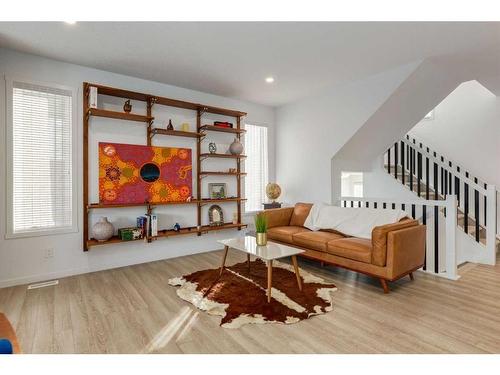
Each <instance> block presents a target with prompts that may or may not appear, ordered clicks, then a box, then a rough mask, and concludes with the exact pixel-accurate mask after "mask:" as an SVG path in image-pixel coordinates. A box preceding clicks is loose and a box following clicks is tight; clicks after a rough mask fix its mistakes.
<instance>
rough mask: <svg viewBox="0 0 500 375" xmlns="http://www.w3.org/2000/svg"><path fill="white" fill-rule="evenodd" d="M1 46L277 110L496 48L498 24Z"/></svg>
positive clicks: (30, 38) (363, 25) (12, 31)
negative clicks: (374, 78) (341, 86)
mask: <svg viewBox="0 0 500 375" xmlns="http://www.w3.org/2000/svg"><path fill="white" fill-rule="evenodd" d="M0 46H1V47H6V48H12V49H16V50H20V51H23V52H28V53H33V54H37V55H41V56H45V57H49V58H53V59H57V60H62V61H67V62H71V63H75V64H80V65H85V66H89V67H93V68H97V69H103V70H108V71H112V72H116V73H122V74H126V75H131V76H135V77H140V78H144V79H149V80H153V81H159V82H163V83H168V84H172V85H176V86H180V87H185V88H189V89H194V90H200V91H204V92H209V93H213V94H217V95H222V96H228V97H233V98H239V99H245V100H249V101H252V102H256V103H261V104H267V105H273V106H277V105H281V104H284V103H288V102H290V101H293V100H296V99H299V98H301V97H304V96H307V95H309V94H310V93H312V92H315V91H317V90H320V89H322V88H324V87H326V86H329V85H333V84H337V83H340V82H345V81H348V80H354V79H360V78H363V77H365V76H368V75H372V74H375V73H378V72H382V71H384V70H387V69H390V68H393V67H396V66H398V65H402V64H405V63H409V62H412V61H416V60H421V59H425V58H428V57H432V56H441V55H448V54H469V53H477V52H481V53H484V52H487V51H488V50H489V49H498V47H499V46H500V23H493V22H491V23H471V22H469V23H466V22H460V23H444V22H438V23H428V22H416V23H410V22H399V23H388V22H379V23H369V22H358V23H353V22H349V23H340V22H324V23H276V22H271V23H263V22H262V23H259V22H247V23H222V22H212V23H207V22H204V23H194V22H191V23H177V22H149V23H137V22H135V23H126V22H102V23H99V22H78V23H77V24H75V25H68V24H65V23H61V22H45V23H37V22H18V23H15V22H0ZM267 76H273V77H274V78H275V83H274V84H267V83H265V81H264V78H265V77H267Z"/></svg>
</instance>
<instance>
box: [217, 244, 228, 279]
mask: <svg viewBox="0 0 500 375" xmlns="http://www.w3.org/2000/svg"><path fill="white" fill-rule="evenodd" d="M228 251H229V246H224V256H223V257H222V264H221V266H220V272H219V276H221V275H222V271H224V266H225V265H226V258H227V252H228Z"/></svg>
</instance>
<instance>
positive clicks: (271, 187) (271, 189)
mask: <svg viewBox="0 0 500 375" xmlns="http://www.w3.org/2000/svg"><path fill="white" fill-rule="evenodd" d="M266 195H267V197H268V198H269V199H271V200H272V201H273V202H274V201H275V200H276V199H278V197H279V196H280V195H281V188H280V186H279V185H278V184H277V183H275V182H270V183H268V184H267V186H266Z"/></svg>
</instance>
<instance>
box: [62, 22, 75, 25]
mask: <svg viewBox="0 0 500 375" xmlns="http://www.w3.org/2000/svg"><path fill="white" fill-rule="evenodd" d="M64 23H67V24H68V25H74V24H75V23H76V21H64Z"/></svg>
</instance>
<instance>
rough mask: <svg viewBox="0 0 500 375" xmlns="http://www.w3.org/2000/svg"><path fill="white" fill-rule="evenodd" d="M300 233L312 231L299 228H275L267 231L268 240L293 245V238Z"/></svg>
mask: <svg viewBox="0 0 500 375" xmlns="http://www.w3.org/2000/svg"><path fill="white" fill-rule="evenodd" d="M299 232H310V230H309V229H307V228H304V227H297V226H284V227H274V228H270V229H268V230H267V238H269V239H270V240H276V241H280V242H286V243H293V238H292V236H293V235H294V234H295V233H299Z"/></svg>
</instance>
